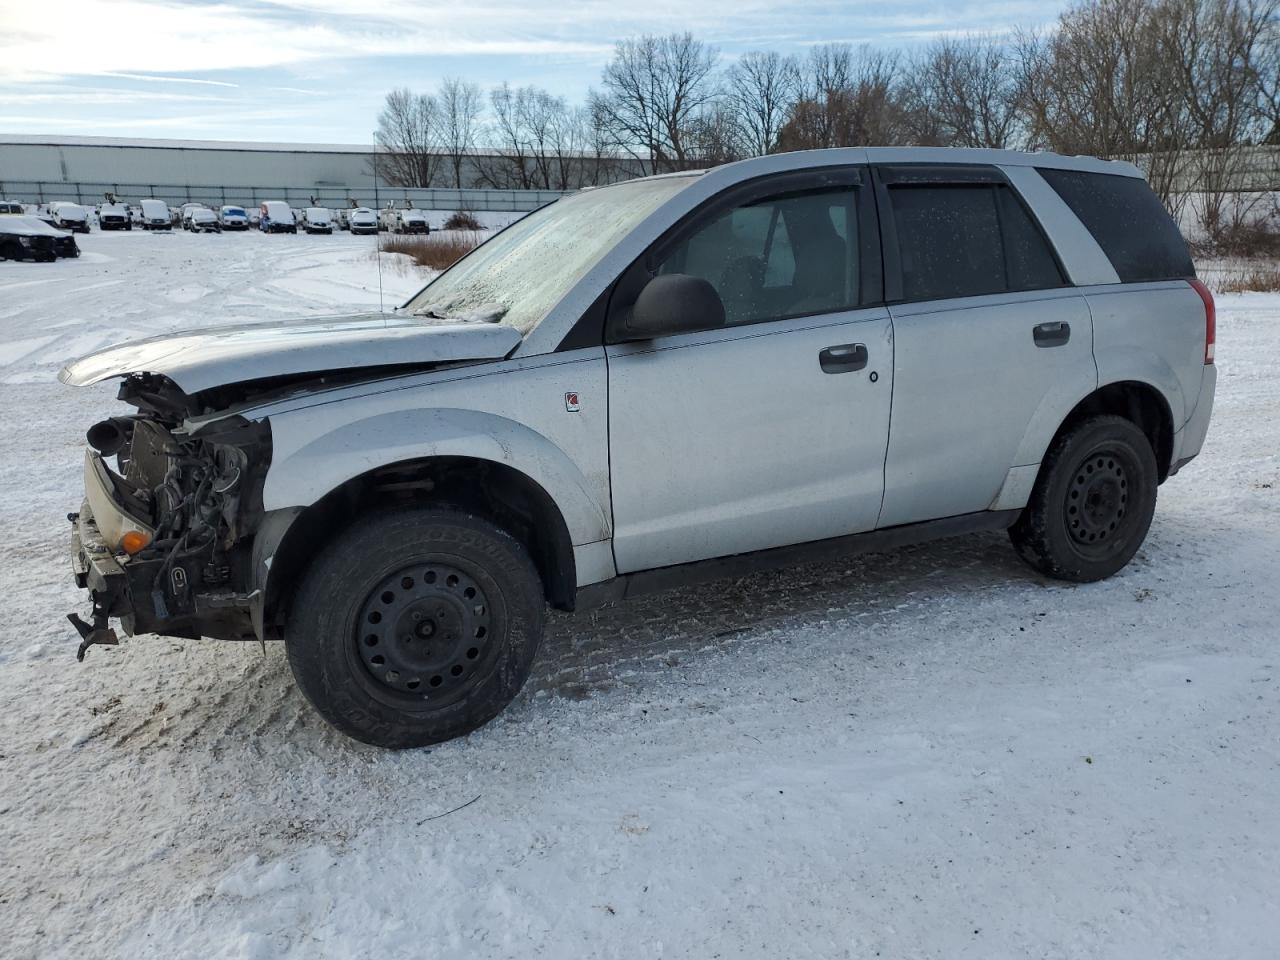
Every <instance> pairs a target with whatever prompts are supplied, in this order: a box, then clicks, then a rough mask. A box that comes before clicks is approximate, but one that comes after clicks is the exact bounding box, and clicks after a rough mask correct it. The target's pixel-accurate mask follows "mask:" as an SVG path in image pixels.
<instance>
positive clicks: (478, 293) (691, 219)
mask: <svg viewBox="0 0 1280 960" xmlns="http://www.w3.org/2000/svg"><path fill="white" fill-rule="evenodd" d="M1213 348H1214V307H1213V300H1212V298H1211V297H1210V295H1209V293H1208V291H1207V290H1206V289H1205V288H1204V286H1203V285H1202V284H1201V283H1200V282H1199V281H1197V280H1196V279H1195V274H1194V270H1193V267H1192V263H1191V259H1190V257H1189V256H1188V253H1187V248H1186V245H1185V244H1184V243H1183V240H1182V238H1181V237H1180V236H1179V234H1178V230H1177V228H1176V227H1175V225H1174V223H1173V221H1172V220H1171V219H1170V218H1169V216H1168V214H1166V213H1165V211H1164V209H1163V208H1162V206H1161V205H1160V203H1159V201H1158V200H1157V199H1156V197H1155V196H1154V195H1153V194H1152V192H1151V190H1150V189H1149V188H1148V187H1147V185H1146V183H1145V182H1144V181H1143V179H1142V177H1141V175H1140V174H1139V172H1138V170H1136V169H1135V168H1134V167H1132V166H1129V165H1127V164H1122V163H1113V162H1105V161H1101V160H1094V159H1088V158H1078V157H1070V158H1068V157H1059V156H1053V155H1050V154H1019V153H1008V152H1003V151H965V150H951V149H893V148H874V149H842V150H827V151H818V152H811V153H790V154H783V155H777V156H769V157H761V158H759V159H754V160H748V161H744V162H741V163H734V164H730V165H727V166H723V167H719V168H717V169H714V170H710V171H706V172H702V173H688V174H676V175H671V176H661V177H650V178H647V179H641V180H633V181H630V182H627V183H621V184H616V185H614V186H608V187H603V188H599V189H591V190H584V191H582V192H580V193H577V194H575V195H573V196H570V197H566V198H564V199H562V200H559V201H557V202H555V203H553V204H551V205H549V206H546V207H544V208H542V209H541V210H539V211H537V212H536V213H533V214H530V215H529V216H527V217H525V218H524V219H523V220H520V221H519V222H517V223H516V224H514V225H513V226H511V227H509V228H507V229H506V230H504V231H502V232H501V233H499V234H498V235H496V236H495V237H493V238H492V239H490V240H489V241H488V242H487V243H485V244H484V245H483V246H481V247H480V248H478V249H477V250H476V251H475V252H473V253H471V254H470V255H469V256H467V257H466V258H464V259H463V260H461V261H460V262H458V263H457V264H456V265H455V266H453V267H452V268H450V269H449V270H447V271H446V272H445V273H443V274H441V275H440V276H439V277H437V278H436V279H435V280H433V281H432V282H431V283H430V284H428V285H427V286H426V287H425V288H424V289H423V290H422V291H421V292H419V293H418V294H417V295H416V296H414V297H413V298H412V299H411V300H409V301H408V302H407V303H406V304H404V305H403V306H402V307H400V308H399V309H398V310H396V311H395V312H394V313H393V314H391V315H387V316H383V315H373V316H356V317H341V318H333V319H321V320H310V321H305V322H297V323H291V324H283V325H280V324H262V325H252V326H241V327H226V326H223V327H219V328H217V329H216V330H213V331H209V332H203V333H202V332H193V333H187V334H179V335H175V336H169V337H163V338H160V339H157V340H150V341H143V342H139V343H130V344H125V345H123V346H119V347H115V348H112V349H108V350H106V351H104V352H101V353H98V354H95V355H93V356H89V357H86V358H84V359H82V360H79V361H77V362H75V363H73V364H71V365H70V366H68V367H67V369H66V370H64V371H63V372H62V375H61V379H62V380H63V381H64V382H66V383H72V384H88V383H94V382H97V381H100V380H103V379H105V378H109V377H123V378H124V381H123V384H122V386H121V391H120V397H121V399H122V400H124V401H126V402H127V403H129V404H131V405H133V406H134V407H136V408H137V412H136V413H132V414H129V415H117V416H113V417H111V418H110V419H107V420H104V421H102V422H101V423H99V424H97V425H95V426H94V427H92V428H91V429H90V430H89V434H88V441H89V448H88V450H87V451H86V453H85V459H84V474H85V487H86V489H85V503H84V506H83V507H82V508H81V509H80V511H79V513H77V514H73V515H72V528H73V530H72V555H73V559H74V564H75V569H76V576H77V580H78V582H79V584H80V586H81V587H85V588H87V589H88V590H89V591H90V594H91V597H92V602H93V612H92V615H91V617H90V620H89V621H88V622H86V621H84V620H82V619H81V618H80V617H78V616H76V615H74V614H73V615H72V616H71V619H72V621H73V622H74V623H76V625H77V629H78V630H79V631H80V632H81V635H82V638H83V642H82V644H81V649H80V655H81V656H83V654H84V650H85V648H86V647H88V646H89V645H91V644H94V643H115V642H117V637H116V634H115V632H114V630H113V629H112V628H111V626H110V619H111V618H119V619H120V621H121V623H122V625H123V629H124V632H125V633H128V634H134V633H159V634H167V635H170V636H178V637H192V638H194V637H200V636H212V637H221V638H226V639H232V640H244V639H260V640H276V639H283V641H284V643H285V645H286V649H287V653H288V658H289V663H290V665H291V666H292V669H293V672H294V674H295V676H296V678H297V681H298V685H299V686H300V687H301V689H302V691H303V692H304V693H305V694H306V696H307V697H308V698H309V699H310V701H311V702H312V703H313V704H314V705H315V707H316V709H317V710H319V711H320V713H321V714H323V715H324V717H325V718H326V719H327V720H329V721H330V722H331V723H332V724H334V725H335V726H336V727H338V728H339V729H340V730H342V731H344V732H345V733H347V734H349V735H351V736H353V737H356V738H358V739H360V740H364V741H367V742H369V743H375V744H381V745H383V746H389V747H408V746H416V745H420V744H428V743H432V742H436V741H440V740H444V739H447V738H450V737H455V736H458V735H460V734H463V733H466V732H468V731H470V730H473V729H475V728H476V727H478V726H480V725H481V724H483V723H485V722H486V721H488V720H489V719H491V718H492V717H493V716H495V715H496V714H497V713H498V712H499V711H501V710H502V709H503V707H504V706H505V705H506V704H507V703H509V702H510V701H511V699H512V698H513V697H514V696H515V695H516V693H517V692H518V691H519V690H520V687H521V685H522V684H523V683H524V681H525V679H526V677H527V676H528V674H529V671H530V665H531V663H532V662H533V658H534V655H535V653H536V651H537V649H538V644H539V640H540V638H541V635H542V630H543V622H544V617H545V615H546V610H547V606H548V605H550V606H551V607H555V608H558V609H562V610H574V609H578V610H581V609H583V608H585V607H588V606H590V605H592V604H596V603H600V602H602V601H608V600H616V599H619V598H623V597H628V596H631V595H633V594H635V593H637V592H639V591H643V590H649V589H654V588H661V587H665V586H670V585H675V584H687V583H690V582H692V581H694V580H696V579H699V578H703V577H708V576H731V575H738V574H741V573H744V572H746V571H749V570H753V569H756V568H758V567H761V566H765V565H777V564H790V563H793V562H795V561H797V560H799V559H803V558H811V557H822V556H828V555H831V554H834V553H837V552H847V551H859V550H880V549H884V548H887V547H892V546H895V545H898V544H903V543H910V542H916V541H921V540H928V539H931V538H936V537H946V536H951V535H954V534H960V533H966V532H969V531H976V530H991V529H1007V530H1008V531H1009V536H1010V539H1011V540H1012V541H1013V545H1014V547H1015V548H1016V550H1017V551H1018V553H1019V554H1020V555H1021V556H1022V557H1023V558H1024V559H1025V560H1026V561H1027V562H1028V563H1029V564H1030V565H1031V566H1032V567H1033V568H1034V569H1035V570H1037V571H1038V572H1040V573H1041V574H1044V575H1047V576H1051V577H1057V578H1060V579H1063V580H1071V581H1078V582H1079V581H1091V580H1098V579H1100V578H1103V577H1107V576H1109V575H1111V574H1113V573H1115V572H1116V571H1117V570H1119V569H1120V568H1121V567H1123V566H1124V565H1125V564H1126V563H1128V562H1129V560H1130V559H1131V558H1132V557H1133V555H1134V553H1135V552H1136V551H1137V549H1138V547H1139V545H1140V544H1141V543H1142V541H1143V538H1144V537H1145V535H1146V533H1147V528H1148V526H1149V525H1150V523H1151V518H1152V512H1153V511H1154V509H1155V502H1156V488H1157V486H1158V485H1159V484H1160V483H1162V482H1163V481H1164V480H1165V479H1166V478H1168V477H1169V476H1172V475H1173V474H1174V473H1176V472H1177V471H1178V469H1179V468H1180V467H1182V466H1183V465H1184V464H1185V463H1186V462H1187V461H1188V460H1190V459H1191V458H1192V457H1194V456H1195V455H1196V454H1197V453H1198V452H1199V450H1200V446H1201V444H1202V442H1203V441H1204V437H1205V432H1206V430H1207V428H1208V423H1209V415H1210V410H1211V408H1212V405H1213V394H1214V383H1215V368H1214V366H1213ZM111 457H114V458H115V468H114V469H113V468H112V467H109V466H108V463H107V458H111Z"/></svg>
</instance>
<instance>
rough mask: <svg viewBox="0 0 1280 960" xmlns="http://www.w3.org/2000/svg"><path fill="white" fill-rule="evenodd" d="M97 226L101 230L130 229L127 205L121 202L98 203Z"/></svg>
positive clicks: (130, 222) (131, 223)
mask: <svg viewBox="0 0 1280 960" xmlns="http://www.w3.org/2000/svg"><path fill="white" fill-rule="evenodd" d="M98 226H99V228H101V229H103V230H132V229H133V221H132V220H130V219H129V207H128V206H127V205H126V204H123V203H100V204H98Z"/></svg>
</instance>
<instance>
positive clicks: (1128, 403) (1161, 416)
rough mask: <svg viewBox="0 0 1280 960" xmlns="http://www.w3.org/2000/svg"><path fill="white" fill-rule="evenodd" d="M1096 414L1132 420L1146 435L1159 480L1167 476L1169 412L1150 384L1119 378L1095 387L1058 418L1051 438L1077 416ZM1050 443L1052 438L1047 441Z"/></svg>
mask: <svg viewBox="0 0 1280 960" xmlns="http://www.w3.org/2000/svg"><path fill="white" fill-rule="evenodd" d="M1099 414H1113V415H1115V416H1118V417H1124V418H1125V419H1126V420H1130V421H1132V422H1133V423H1134V424H1135V425H1136V426H1137V427H1138V429H1139V430H1141V431H1142V432H1143V433H1144V434H1146V436H1147V440H1148V441H1150V443H1151V449H1152V451H1153V452H1154V453H1155V456H1156V467H1157V469H1158V470H1159V476H1160V482H1161V483H1164V481H1165V479H1166V478H1167V477H1168V476H1169V468H1170V465H1171V463H1172V459H1173V416H1172V414H1170V412H1169V404H1168V403H1166V402H1165V399H1164V397H1163V396H1162V395H1161V394H1160V392H1159V391H1158V390H1156V389H1155V388H1154V387H1152V386H1151V385H1150V384H1146V383H1139V382H1138V381H1135V380H1123V381H1120V382H1118V383H1109V384H1107V385H1106V386H1105V387H1099V388H1098V389H1097V390H1095V391H1094V392H1093V393H1091V394H1089V395H1088V396H1087V397H1085V398H1084V399H1083V400H1081V401H1080V402H1079V403H1078V404H1076V406H1075V409H1073V410H1072V411H1071V413H1069V414H1068V415H1067V418H1066V419H1065V420H1063V421H1062V426H1060V427H1059V428H1058V432H1057V433H1056V434H1054V437H1053V439H1054V440H1057V439H1058V437H1060V436H1062V434H1064V433H1066V432H1067V431H1068V430H1070V429H1072V428H1073V427H1075V425H1076V424H1077V423H1079V422H1080V421H1081V420H1085V419H1088V418H1089V417H1096V416H1098V415H1099ZM1049 445H1050V446H1052V445H1053V441H1050V444H1049Z"/></svg>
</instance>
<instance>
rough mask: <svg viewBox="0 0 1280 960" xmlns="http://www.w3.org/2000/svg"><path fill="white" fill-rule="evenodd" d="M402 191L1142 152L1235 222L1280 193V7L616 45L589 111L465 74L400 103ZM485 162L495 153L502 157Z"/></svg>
mask: <svg viewBox="0 0 1280 960" xmlns="http://www.w3.org/2000/svg"><path fill="white" fill-rule="evenodd" d="M377 140H378V143H379V145H380V147H381V152H380V154H379V159H378V162H379V164H380V165H381V167H382V169H381V171H380V172H381V175H382V177H383V179H385V180H387V181H388V182H391V183H394V184H396V185H400V186H452V187H470V186H483V187H498V188H522V189H559V190H564V189H573V188H577V187H581V186H585V185H590V184H597V183H602V182H608V181H610V180H615V179H618V178H620V177H623V176H635V175H637V174H640V173H663V172H668V171H676V170H684V169H690V168H698V167H705V166H709V165H713V164H718V163H724V162H727V161H730V160H735V159H740V158H743V157H748V156H754V155H758V154H763V153H774V152H779V151H788V150H807V149H814V148H821V147H837V146H850V145H880V144H918V145H933V146H963V147H998V148H1015V149H1032V150H1053V151H1056V152H1058V153H1066V154H1077V153H1085V154H1093V155H1096V156H1101V157H1110V158H1123V159H1130V160H1134V161H1135V162H1138V163H1140V164H1141V165H1142V167H1143V168H1144V170H1145V171H1146V172H1147V176H1148V179H1149V180H1150V181H1151V184H1152V186H1153V187H1154V188H1155V190H1156V192H1157V193H1159V194H1160V195H1161V197H1162V198H1164V199H1165V200H1166V202H1167V203H1169V204H1170V206H1171V207H1175V208H1176V207H1177V205H1178V204H1179V203H1180V202H1183V198H1184V197H1185V196H1186V194H1187V192H1188V191H1189V190H1190V191H1194V193H1195V194H1196V195H1197V196H1196V197H1195V198H1194V199H1193V202H1194V203H1195V204H1197V208H1196V210H1195V216H1196V219H1197V221H1199V223H1200V226H1202V227H1203V228H1204V229H1205V230H1206V231H1207V232H1209V233H1213V232H1215V231H1218V230H1222V229H1227V228H1228V227H1229V226H1230V225H1229V224H1228V223H1227V221H1230V220H1232V219H1233V218H1236V217H1238V216H1240V215H1241V214H1240V210H1241V204H1239V203H1235V202H1228V198H1227V196H1226V195H1227V194H1228V193H1229V192H1231V191H1232V190H1234V189H1236V188H1237V187H1238V186H1239V184H1240V183H1241V182H1242V179H1241V174H1242V169H1243V167H1244V165H1246V164H1248V165H1251V169H1250V171H1249V173H1250V178H1251V179H1250V182H1255V183H1256V182H1262V183H1269V184H1270V185H1271V186H1272V187H1273V188H1274V187H1275V186H1277V185H1280V170H1261V171H1259V170H1257V169H1255V168H1256V166H1257V163H1258V160H1259V157H1260V156H1261V157H1263V158H1270V159H1264V162H1265V163H1267V164H1269V165H1273V166H1274V165H1277V164H1280V160H1278V159H1277V158H1280V151H1275V150H1264V151H1261V152H1259V151H1258V150H1256V149H1251V148H1255V147H1257V146H1258V145H1266V144H1271V145H1280V0H1083V2H1079V3H1076V4H1075V5H1073V6H1071V7H1070V8H1069V9H1067V10H1066V11H1065V12H1063V13H1062V14H1061V15H1060V16H1059V17H1058V20H1057V22H1056V23H1055V24H1054V26H1053V27H1052V28H1050V29H1047V30H1033V29H1015V30H1013V31H1011V32H1010V33H1007V34H1002V35H971V36H965V37H944V38H941V39H938V40H936V41H934V42H933V43H932V44H929V45H928V46H926V47H923V48H921V49H918V50H915V51H911V52H906V51H903V50H898V49H888V48H882V47H875V46H870V45H864V46H858V47H854V46H852V45H850V44H845V43H833V44H826V45H821V46H816V47H813V48H811V49H809V50H808V52H807V53H806V54H805V55H804V56H784V55H782V54H779V53H777V52H775V51H769V50H761V51H752V52H749V53H746V54H744V55H742V56H740V57H737V58H735V59H732V60H729V59H727V58H724V57H722V56H721V54H720V52H719V51H718V50H717V49H716V47H714V46H712V45H710V44H707V43H705V42H703V41H702V40H699V39H697V38H696V37H694V36H693V35H692V34H688V33H685V34H673V35H669V36H640V37H636V38H632V39H627V40H624V41H622V42H620V43H618V44H617V47H616V49H615V51H614V54H613V58H612V59H611V60H610V61H609V63H608V64H607V65H606V66H605V68H604V70H603V73H602V75H601V78H600V85H599V87H598V88H593V89H591V90H588V91H587V92H586V95H585V97H584V100H583V102H582V103H580V104H571V103H570V102H568V101H567V100H566V99H565V98H563V97H556V96H552V95H551V94H550V93H548V92H547V91H545V90H542V89H540V88H538V87H533V86H528V87H512V86H511V85H509V84H507V83H502V84H499V85H498V86H496V87H494V88H492V89H491V90H489V91H488V94H487V95H485V94H483V93H482V92H481V89H480V87H479V86H478V85H476V84H472V83H468V82H465V81H462V80H457V79H449V80H446V81H444V83H442V84H441V86H440V88H439V89H438V90H437V91H435V92H433V93H417V92H413V91H410V90H408V89H400V90H395V91H393V92H392V93H390V94H388V95H387V100H386V104H385V107H384V109H383V111H382V113H381V114H380V115H379V117H378V132H377ZM478 154H484V155H483V156H481V155H478Z"/></svg>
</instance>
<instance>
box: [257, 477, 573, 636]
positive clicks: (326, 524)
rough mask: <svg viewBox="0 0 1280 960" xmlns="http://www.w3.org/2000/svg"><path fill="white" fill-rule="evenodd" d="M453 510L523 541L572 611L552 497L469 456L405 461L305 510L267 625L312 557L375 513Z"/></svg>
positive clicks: (566, 548) (278, 559) (563, 533)
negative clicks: (424, 508) (431, 507)
mask: <svg viewBox="0 0 1280 960" xmlns="http://www.w3.org/2000/svg"><path fill="white" fill-rule="evenodd" d="M397 504H402V505H405V506H409V505H414V504H421V505H428V504H430V505H434V506H441V505H443V506H452V507H458V508H461V509H464V510H467V511H469V512H471V513H474V514H476V515H477V516H481V517H484V518H485V519H487V520H489V521H490V522H491V523H493V524H494V525H495V526H498V527H500V528H501V529H503V530H505V531H506V532H507V533H510V534H511V535H512V536H513V537H515V538H516V539H517V540H519V541H520V542H521V543H522V544H524V547H525V549H526V550H528V551H529V556H530V558H531V559H532V560H533V562H534V565H535V566H536V567H537V569H538V574H539V575H540V576H541V578H542V583H543V589H544V592H545V595H546V598H547V602H548V603H550V604H551V605H552V606H554V607H556V608H557V609H561V610H572V609H573V604H574V599H575V596H576V593H577V572H576V569H575V567H574V559H573V543H572V541H571V540H570V538H569V528H568V527H567V526H566V524H565V522H564V517H563V516H561V514H560V510H559V508H558V507H557V506H556V504H555V501H554V500H552V499H551V496H550V495H549V494H548V493H547V492H546V491H545V490H543V489H542V487H541V486H539V485H538V484H537V483H536V482H534V481H533V480H532V479H530V478H529V477H528V476H526V475H525V474H523V473H521V472H520V471H519V470H516V469H515V468H513V467H509V466H507V465H505V464H501V463H496V462H494V461H491V460H478V459H472V458H469V457H432V458H428V459H423V460H406V461H403V462H400V463H393V464H388V465H386V466H382V467H378V468H376V469H374V470H370V471H369V472H368V473H365V474H362V475H360V476H358V477H354V478H352V479H351V480H348V481H347V482H345V483H343V484H342V485H341V486H339V487H338V488H337V489H336V490H333V491H332V492H330V493H328V494H326V495H325V496H324V497H323V498H321V499H320V500H318V501H316V502H315V503H314V504H312V505H311V506H309V507H307V508H306V509H305V510H303V511H302V513H300V514H299V515H298V517H297V518H296V519H295V520H294V521H293V523H292V524H291V525H290V526H289V529H288V532H286V533H285V535H284V537H283V539H282V540H281V542H280V545H279V547H278V548H277V549H276V551H275V554H274V556H273V557H272V560H271V576H270V580H269V581H268V585H269V592H268V596H267V600H266V610H265V618H264V622H265V624H267V625H268V626H270V627H278V626H280V625H281V624H282V623H283V622H284V617H285V614H286V613H287V609H286V608H287V606H288V601H289V599H290V598H292V597H293V595H294V593H295V592H296V588H297V585H298V583H299V581H300V580H301V578H302V576H303V575H304V574H305V573H306V570H307V568H308V566H310V564H311V561H312V559H313V558H314V557H315V556H316V554H318V553H319V552H320V551H321V550H323V549H324V547H325V546H326V545H327V544H328V543H329V542H331V541H332V540H333V539H334V538H335V537H337V536H338V534H340V533H341V532H342V531H343V530H345V529H346V528H347V527H348V526H350V525H351V524H352V523H355V522H356V521H357V520H358V519H359V518H360V517H361V516H362V515H363V514H365V513H367V512H368V511H370V510H372V509H386V508H388V507H394V506H395V505H397Z"/></svg>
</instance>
